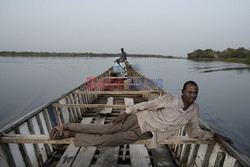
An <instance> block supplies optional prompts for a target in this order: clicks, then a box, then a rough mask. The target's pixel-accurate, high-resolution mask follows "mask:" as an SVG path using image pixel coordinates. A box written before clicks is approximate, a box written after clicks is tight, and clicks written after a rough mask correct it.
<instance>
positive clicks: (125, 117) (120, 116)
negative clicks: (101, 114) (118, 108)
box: [113, 112, 128, 124]
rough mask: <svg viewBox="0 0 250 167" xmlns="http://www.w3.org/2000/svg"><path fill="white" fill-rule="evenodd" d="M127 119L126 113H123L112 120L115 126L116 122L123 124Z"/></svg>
mask: <svg viewBox="0 0 250 167" xmlns="http://www.w3.org/2000/svg"><path fill="white" fill-rule="evenodd" d="M127 117H128V114H127V113H126V112H123V113H121V114H120V115H118V117H116V119H114V120H113V123H114V124H117V123H118V122H121V123H122V124H123V123H124V121H125V120H126V119H127Z"/></svg>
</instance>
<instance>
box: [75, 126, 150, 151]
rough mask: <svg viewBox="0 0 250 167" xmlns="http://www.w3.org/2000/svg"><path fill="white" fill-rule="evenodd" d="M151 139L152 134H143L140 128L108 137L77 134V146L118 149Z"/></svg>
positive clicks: (108, 135)
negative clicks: (117, 147)
mask: <svg viewBox="0 0 250 167" xmlns="http://www.w3.org/2000/svg"><path fill="white" fill-rule="evenodd" d="M151 137H152V134H151V133H149V132H145V133H141V130H140V128H139V126H138V127H137V128H136V129H133V130H128V131H123V132H118V133H114V134H107V135H99V134H85V133H76V136H75V146H83V147H89V146H95V147H103V146H107V147H116V146H121V145H124V144H131V143H134V142H135V141H137V140H143V139H149V138H151Z"/></svg>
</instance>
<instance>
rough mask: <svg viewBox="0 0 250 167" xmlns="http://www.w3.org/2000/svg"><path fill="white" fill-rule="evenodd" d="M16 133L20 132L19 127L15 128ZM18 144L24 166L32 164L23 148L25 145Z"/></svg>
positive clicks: (29, 166)
mask: <svg viewBox="0 0 250 167" xmlns="http://www.w3.org/2000/svg"><path fill="white" fill-rule="evenodd" d="M16 133H18V134H20V129H19V128H17V129H16ZM18 146H19V150H20V152H21V154H22V157H23V160H24V163H25V166H28V167H31V166H32V164H31V160H30V157H29V154H28V152H27V150H26V148H25V145H24V144H21V143H20V144H18Z"/></svg>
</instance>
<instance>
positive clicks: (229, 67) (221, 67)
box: [190, 60, 250, 73]
mask: <svg viewBox="0 0 250 167" xmlns="http://www.w3.org/2000/svg"><path fill="white" fill-rule="evenodd" d="M190 62H192V63H193V65H194V66H193V67H191V69H193V70H195V71H198V72H199V73H210V72H218V71H237V72H239V73H242V72H244V71H248V72H250V66H249V65H246V64H239V63H225V62H215V61H212V62H211V61H193V60H190Z"/></svg>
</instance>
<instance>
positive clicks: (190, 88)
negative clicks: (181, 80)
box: [182, 81, 199, 105]
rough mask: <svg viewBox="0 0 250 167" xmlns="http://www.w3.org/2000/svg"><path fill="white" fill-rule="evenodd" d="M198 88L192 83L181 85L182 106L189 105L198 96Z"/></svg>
mask: <svg viewBox="0 0 250 167" xmlns="http://www.w3.org/2000/svg"><path fill="white" fill-rule="evenodd" d="M198 90H199V87H198V85H197V84H196V83H195V82H194V81H187V82H186V83H185V84H184V85H183V89H182V100H183V102H184V104H186V105H191V104H192V103H193V102H194V101H195V100H196V98H197V96H198Z"/></svg>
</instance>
